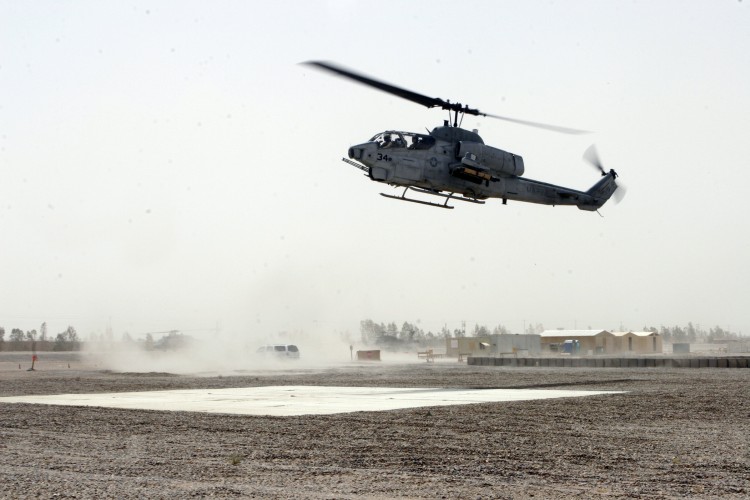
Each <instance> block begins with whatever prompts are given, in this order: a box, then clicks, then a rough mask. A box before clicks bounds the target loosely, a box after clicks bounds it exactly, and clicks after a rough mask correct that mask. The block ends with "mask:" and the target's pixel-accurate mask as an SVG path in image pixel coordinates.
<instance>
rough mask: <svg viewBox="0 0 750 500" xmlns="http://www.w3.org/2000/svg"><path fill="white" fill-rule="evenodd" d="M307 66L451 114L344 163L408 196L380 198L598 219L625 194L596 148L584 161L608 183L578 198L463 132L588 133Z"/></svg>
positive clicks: (371, 145)
mask: <svg viewBox="0 0 750 500" xmlns="http://www.w3.org/2000/svg"><path fill="white" fill-rule="evenodd" d="M303 64H306V65H309V66H312V67H315V68H317V69H320V70H324V71H327V72H330V73H334V74H336V75H338V76H341V77H344V78H348V79H351V80H354V81H356V82H359V83H361V84H364V85H367V86H370V87H374V88H376V89H378V90H381V91H383V92H387V93H389V94H393V95H395V96H398V97H401V98H403V99H406V100H409V101H412V102H415V103H417V104H421V105H423V106H426V107H428V108H435V107H439V108H442V109H443V110H447V111H448V117H449V118H450V119H449V120H445V121H444V122H443V125H442V126H438V127H435V128H433V129H432V131H428V133H426V134H423V133H414V132H405V131H400V130H386V131H384V132H379V133H377V134H375V135H374V136H373V137H372V138H371V139H370V140H369V141H367V142H363V143H362V144H357V145H355V146H352V147H350V148H349V151H348V155H347V156H348V158H342V161H344V162H346V163H348V164H350V165H352V166H354V167H356V168H358V169H360V170H362V171H364V172H365V174H366V175H367V176H368V177H369V178H370V179H372V180H373V181H376V182H382V183H385V184H389V185H391V186H399V187H403V188H404V191H403V193H401V195H400V196H394V195H390V194H385V193H380V194H381V195H382V196H385V197H387V198H392V199H396V200H401V201H408V202H412V203H420V204H423V205H430V206H434V207H440V208H446V209H452V208H454V207H453V206H452V205H449V204H448V203H449V202H450V201H451V200H457V201H465V202H469V203H477V204H484V203H485V200H487V199H488V198H499V199H501V200H502V203H503V205H506V204H507V203H508V200H513V201H523V202H528V203H538V204H544V205H553V206H554V205H572V206H577V207H578V208H579V209H581V210H588V211H596V210H598V209H599V208H600V207H601V206H602V205H604V203H606V202H607V200H609V198H610V197H611V196H612V194H613V193H615V191H617V190H618V185H617V183H616V181H615V180H616V179H617V177H618V176H617V173H616V172H615V171H614V170H609V171H605V170H604V167H603V166H602V164H601V162H600V161H599V158H598V155H597V154H596V150H595V149H594V146H593V145H592V146H591V147H590V148H589V149H588V150H587V151H586V153H585V154H584V159H586V160H588V161H589V162H590V163H592V165H594V167H596V168H597V169H598V170H599V171H600V172H601V175H602V178H601V179H600V180H599V181H598V182H597V183H596V184H594V185H593V186H592V187H591V188H590V189H589V190H588V191H578V190H575V189H571V188H567V187H563V186H557V185H554V184H550V183H546V182H541V181H536V180H533V179H528V178H525V177H523V174H524V171H525V168H524V163H523V158H522V157H521V156H519V155H517V154H514V153H510V152H507V151H503V150H501V149H497V148H494V147H492V146H488V145H486V144H485V143H484V141H483V140H482V138H481V137H480V136H479V134H478V133H477V131H476V130H472V131H469V130H465V129H463V128H461V126H460V124H461V122H462V121H463V117H464V115H474V116H485V117H490V118H496V119H500V120H505V121H509V122H513V123H518V124H521V125H528V126H532V127H538V128H542V129H546V130H551V131H555V132H562V133H567V134H583V133H587V132H585V131H582V130H576V129H571V128H566V127H558V126H555V125H549V124H545V123H538V122H531V121H526V120H519V119H515V118H509V117H505V116H500V115H493V114H489V113H483V112H481V111H479V110H478V109H473V108H470V107H469V106H468V105H464V104H460V103H454V102H451V101H450V100H443V99H440V98H434V97H428V96H425V95H422V94H418V93H416V92H412V91H410V90H406V89H403V88H400V87H397V86H395V85H391V84H389V83H385V82H382V81H379V80H376V79H374V78H371V77H369V76H365V75H362V74H360V73H357V72H354V71H352V70H350V69H346V68H344V67H342V66H339V65H336V64H333V63H330V62H323V61H308V62H305V63H303ZM451 120H452V123H451ZM409 191H413V192H417V193H422V194H426V195H431V196H436V197H442V198H444V202H442V203H435V202H432V201H425V200H421V199H417V198H412V197H408V196H407V193H408V192H409ZM621 192H622V190H620V191H619V193H618V194H621Z"/></svg>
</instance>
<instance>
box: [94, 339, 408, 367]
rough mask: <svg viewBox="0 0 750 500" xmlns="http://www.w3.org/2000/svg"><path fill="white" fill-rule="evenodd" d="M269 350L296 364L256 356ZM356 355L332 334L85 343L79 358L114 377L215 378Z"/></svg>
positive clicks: (325, 363) (398, 356) (338, 361)
mask: <svg viewBox="0 0 750 500" xmlns="http://www.w3.org/2000/svg"><path fill="white" fill-rule="evenodd" d="M165 339H166V340H165ZM170 341H171V342H170ZM274 344H294V345H296V346H297V347H298V349H299V353H300V356H299V359H291V358H286V357H280V356H277V355H275V354H262V353H258V352H257V350H258V349H259V348H261V347H263V346H265V345H274ZM350 347H351V349H350ZM360 349H369V347H367V346H363V345H361V344H357V343H356V342H353V341H351V340H350V339H349V338H342V337H341V336H338V335H336V334H329V335H320V334H319V335H303V334H297V335H294V334H291V335H290V334H287V335H280V336H275V337H272V338H264V339H252V338H237V337H231V336H220V337H216V338H211V339H201V338H192V337H189V336H187V335H181V334H173V335H170V336H165V337H162V338H156V339H154V343H153V345H149V344H146V343H145V342H143V341H138V342H125V341H121V342H93V343H87V344H86V346H85V350H84V355H85V356H86V358H87V360H88V361H89V362H90V363H92V364H94V365H95V366H96V367H98V368H100V369H106V370H112V371H116V372H136V373H150V372H158V373H174V374H190V375H205V376H215V375H237V374H242V373H250V372H254V371H274V370H275V371H290V370H292V371H293V370H301V369H325V368H335V367H341V366H344V365H346V364H349V363H351V362H352V361H353V359H356V351H357V350H360ZM384 357H385V358H387V359H386V360H385V362H386V363H387V362H388V361H399V362H403V361H406V360H407V359H408V360H411V361H416V358H417V356H416V354H409V353H388V355H387V356H384Z"/></svg>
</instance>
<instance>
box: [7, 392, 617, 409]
mask: <svg viewBox="0 0 750 500" xmlns="http://www.w3.org/2000/svg"><path fill="white" fill-rule="evenodd" d="M620 393H621V391H563V390H530V389H434V388H433V389H429V388H389V387H321V386H306V385H299V386H298V385H290V386H269V387H246V388H240V389H236V388H234V389H186V390H177V391H149V392H110V393H99V394H60V395H53V396H14V397H4V398H0V403H33V404H47V405H62V406H98V407H105V408H129V409H140V410H163V411H197V412H205V413H230V414H236V415H272V416H290V415H330V414H334V413H349V412H355V411H383V410H398V409H402V408H418V407H423V406H448V405H464V404H471V403H490V402H503V401H529V400H534V399H552V398H572V397H580V396H594V395H598V394H620Z"/></svg>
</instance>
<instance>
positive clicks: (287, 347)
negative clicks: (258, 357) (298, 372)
mask: <svg viewBox="0 0 750 500" xmlns="http://www.w3.org/2000/svg"><path fill="white" fill-rule="evenodd" d="M255 352H256V353H258V354H262V355H264V356H275V357H277V358H288V359H299V348H298V347H297V346H296V345H294V344H273V345H264V346H262V347H259V348H258V350H257V351H255Z"/></svg>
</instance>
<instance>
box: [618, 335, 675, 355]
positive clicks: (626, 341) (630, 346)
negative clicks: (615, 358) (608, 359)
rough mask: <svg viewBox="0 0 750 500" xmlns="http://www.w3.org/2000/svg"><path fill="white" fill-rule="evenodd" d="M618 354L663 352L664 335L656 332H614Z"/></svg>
mask: <svg viewBox="0 0 750 500" xmlns="http://www.w3.org/2000/svg"><path fill="white" fill-rule="evenodd" d="M612 335H614V336H615V339H614V344H615V346H614V349H615V353H617V354H626V353H632V354H662V353H663V352H664V344H663V339H662V336H661V335H659V334H658V333H655V332H612Z"/></svg>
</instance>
